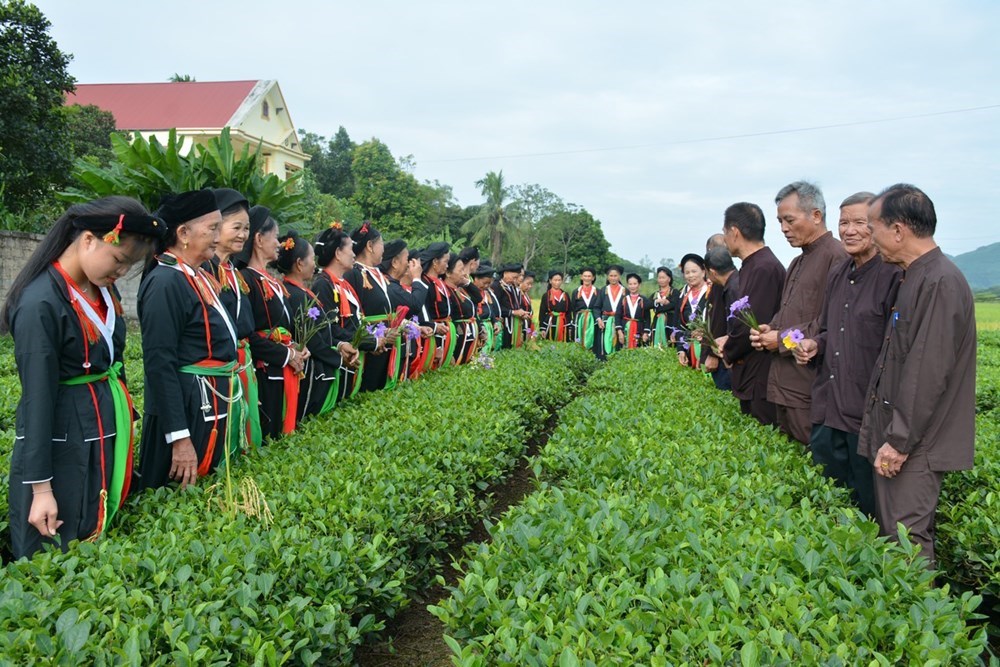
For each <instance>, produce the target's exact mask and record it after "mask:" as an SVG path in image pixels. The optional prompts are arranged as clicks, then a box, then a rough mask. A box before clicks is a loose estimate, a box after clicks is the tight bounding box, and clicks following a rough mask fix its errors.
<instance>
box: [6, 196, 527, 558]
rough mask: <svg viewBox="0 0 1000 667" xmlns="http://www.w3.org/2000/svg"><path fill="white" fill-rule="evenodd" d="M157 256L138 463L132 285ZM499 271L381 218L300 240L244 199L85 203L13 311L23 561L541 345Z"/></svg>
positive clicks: (147, 323) (14, 483) (14, 531)
mask: <svg viewBox="0 0 1000 667" xmlns="http://www.w3.org/2000/svg"><path fill="white" fill-rule="evenodd" d="M150 258H151V259H150ZM143 260H146V265H145V268H144V271H143V278H142V282H141V284H140V287H139V293H138V314H139V322H140V327H141V331H142V354H143V362H144V371H145V378H144V380H145V401H144V414H143V416H142V418H143V428H142V437H141V443H140V446H139V460H138V465H137V466H135V465H134V464H133V460H132V456H133V450H134V442H135V428H134V423H135V417H136V415H135V411H134V408H133V407H132V402H131V398H130V395H129V392H128V383H127V380H126V373H125V368H124V359H123V353H124V349H125V322H124V318H123V314H122V309H121V305H120V299H119V294H118V292H117V290H116V288H115V281H116V280H118V279H119V278H121V277H122V276H124V275H125V274H126V273H127V272H128V271H129V269H130V268H131V267H132V266H133V265H135V264H137V263H139V262H141V261H143ZM493 276H494V271H493V269H492V267H489V266H480V262H479V255H478V252H477V251H476V250H475V249H474V248H469V249H466V250H463V251H462V252H461V253H452V252H451V249H450V248H449V247H448V245H447V244H444V243H432V244H431V245H429V246H428V247H426V248H424V249H422V250H416V249H411V248H408V247H407V244H406V243H405V242H404V241H402V240H397V241H390V242H386V241H385V240H384V239H383V238H382V235H381V234H380V233H379V231H378V229H376V228H375V226H374V225H373V224H372V223H370V222H365V223H364V224H362V225H361V226H359V227H358V228H357V229H355V230H353V231H352V232H350V233H348V231H347V230H345V229H343V227H342V226H341V225H340V224H338V223H333V224H331V225H330V227H329V228H327V229H325V230H323V232H322V233H321V234H319V235H318V236H317V237H316V238H315V239H314V240H313V242H310V241H309V239H306V238H303V237H302V236H300V235H298V234H297V233H295V232H294V231H293V232H289V233H286V234H283V235H282V234H280V233H279V229H278V224H277V222H276V220H275V219H274V218H273V217H272V216H271V214H270V211H269V210H268V209H267V208H265V207H261V206H253V207H251V206H250V205H249V202H248V201H247V200H246V198H245V197H244V196H243V195H242V194H240V193H239V192H236V191H234V190H230V189H217V190H201V191H192V192H185V193H180V194H176V195H171V196H168V197H165V198H164V200H163V201H162V203H161V206H160V207H159V208H158V209H157V211H156V212H155V213H152V214H151V213H150V212H149V211H147V210H146V209H145V208H144V207H143V206H142V205H141V204H140V203H139V202H137V201H135V200H133V199H130V198H126V197H107V198H104V199H100V200H96V201H93V202H89V203H84V204H76V205H74V206H71V207H70V208H69V209H68V210H67V211H66V213H65V214H64V215H63V216H62V217H61V218H60V219H59V220H58V221H56V223H55V224H54V225H53V227H52V229H51V231H50V232H49V234H48V235H47V236H46V237H45V239H44V240H43V241H42V243H41V244H40V245H39V246H38V248H37V249H36V251H35V252H34V253H33V254H32V256H31V257H30V258H29V260H28V262H27V264H26V265H25V267H24V268H23V269H22V271H21V273H20V274H19V276H18V277H17V279H16V280H15V281H14V283H13V284H12V286H11V289H10V291H9V293H8V297H7V301H6V303H5V304H4V308H3V312H2V314H0V327H2V328H3V330H4V331H9V332H10V333H11V334H12V336H13V339H14V353H15V360H16V364H17V368H18V374H19V377H20V381H21V387H22V395H21V399H20V402H19V404H18V408H17V416H16V441H15V444H14V451H13V456H12V460H11V472H10V531H11V542H12V549H13V553H14V556H15V557H16V558H20V557H30V556H31V555H32V554H34V553H35V552H37V551H38V550H40V549H42V548H43V546H44V545H46V544H55V545H59V546H61V547H62V548H63V549H66V548H67V547H68V545H69V543H70V542H71V541H73V540H94V539H96V538H98V537H99V536H100V535H101V534H102V533H103V532H104V531H105V530H106V528H107V526H108V525H109V524H110V522H111V521H112V519H113V518H114V516H115V514H116V513H117V512H118V511H119V510H120V509H121V508H122V506H123V504H124V502H125V500H126V498H127V497H128V495H129V494H130V493H133V492H135V491H136V490H139V489H143V488H155V487H161V486H165V485H167V484H170V483H171V482H174V483H179V484H180V486H181V487H184V486H186V485H188V484H192V483H194V482H196V480H197V479H198V478H199V477H202V476H204V475H208V474H210V473H212V472H213V471H214V470H215V469H217V468H218V467H220V466H223V465H227V464H229V463H231V462H232V461H233V460H234V458H235V457H238V456H240V455H242V454H244V453H246V452H248V451H250V450H252V449H254V448H255V447H259V446H261V445H262V444H263V443H265V442H266V441H267V440H268V439H271V438H275V437H279V436H280V435H281V434H284V433H289V432H291V431H292V430H294V429H295V428H296V425H297V424H298V423H299V421H301V420H302V419H303V418H305V417H307V416H309V415H317V414H322V413H325V412H328V411H329V410H331V409H332V408H333V407H334V406H335V405H336V403H337V402H338V401H342V400H344V399H347V398H349V397H351V396H354V395H355V394H357V393H358V392H364V391H375V390H380V389H391V388H392V387H394V386H396V385H398V384H399V383H400V382H406V381H408V380H411V379H413V378H416V377H418V376H420V375H421V374H423V373H426V372H429V371H432V370H434V369H437V368H440V367H442V366H445V365H451V364H465V363H469V362H471V361H473V360H474V359H475V358H476V357H477V355H478V354H480V353H482V352H485V353H487V354H488V353H489V352H491V351H493V350H497V349H500V348H501V347H503V346H505V345H506V346H511V344H512V341H513V338H514V331H515V328H516V329H518V331H519V332H520V333H519V334H518V336H519V337H521V339H522V340H523V335H524V329H523V327H524V326H526V324H525V323H526V321H527V319H529V318H530V309H531V302H530V299H528V298H527V297H526V296H525V293H514V292H511V293H510V296H511V297H515V298H517V303H514V302H513V301H512V300H511V299H509V298H508V294H507V293H504V295H503V297H502V298H500V296H499V293H498V291H497V290H496V289H494V288H493V285H492V283H493ZM515 312H516V313H517V314H518V315H512V313H515ZM505 313H506V315H505ZM525 315H527V316H528V317H527V318H526V317H525ZM518 316H520V317H518ZM515 318H516V319H517V322H516V324H517V327H515V326H514V324H515V322H514V319H515Z"/></svg>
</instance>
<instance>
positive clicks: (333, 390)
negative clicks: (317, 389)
mask: <svg viewBox="0 0 1000 667" xmlns="http://www.w3.org/2000/svg"><path fill="white" fill-rule="evenodd" d="M339 393H340V369H339V368H338V369H337V370H336V371H335V372H334V373H333V382H331V383H330V388H329V391H327V392H326V398H324V399H323V405H322V406H321V407H320V409H319V414H321V415H323V414H326V413H327V412H329V411H330V410H333V406H335V405H336V404H337V395H338V394H339Z"/></svg>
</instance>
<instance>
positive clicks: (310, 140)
mask: <svg viewBox="0 0 1000 667" xmlns="http://www.w3.org/2000/svg"><path fill="white" fill-rule="evenodd" d="M299 132H300V135H301V136H300V142H301V146H302V151H303V152H304V153H308V154H309V156H310V157H311V159H310V160H309V164H308V165H307V166H306V168H307V169H309V170H311V171H312V172H313V174H315V176H316V186H317V187H318V188H319V190H320V192H324V193H326V194H328V195H333V196H335V197H338V198H340V199H347V198H348V197H350V196H351V195H353V194H354V175H353V174H352V173H351V161H352V159H353V157H354V142H352V141H351V137H350V136H348V134H347V130H345V129H344V127H343V126H341V127H340V129H338V130H337V134H336V135H335V136H334V137H333V139H331V140H329V141H327V139H326V137H323V136H320V135H318V134H315V133H313V132H307V131H305V130H300V131H299Z"/></svg>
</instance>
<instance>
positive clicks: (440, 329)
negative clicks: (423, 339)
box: [434, 322, 448, 336]
mask: <svg viewBox="0 0 1000 667" xmlns="http://www.w3.org/2000/svg"><path fill="white" fill-rule="evenodd" d="M434 333H436V334H440V335H442V336H443V335H444V334H446V333H448V325H447V324H445V323H444V322H438V323H437V324H435V325H434Z"/></svg>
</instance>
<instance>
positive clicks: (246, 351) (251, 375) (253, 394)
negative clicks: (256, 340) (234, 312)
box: [237, 339, 264, 449]
mask: <svg viewBox="0 0 1000 667" xmlns="http://www.w3.org/2000/svg"><path fill="white" fill-rule="evenodd" d="M240 354H242V355H243V357H242V359H240V360H239V361H240V362H241V363H240V367H239V369H238V370H239V373H238V375H239V377H240V382H242V384H243V404H244V407H245V411H246V412H245V414H246V418H247V428H248V433H247V446H248V447H249V446H252V447H253V448H254V449H256V448H258V447H260V446H261V443H263V442H264V432H263V431H262V430H261V428H260V394H259V393H258V390H257V374H256V373H255V372H254V369H253V357H252V356H251V355H250V343H249V342H248V341H247V340H246V339H243V340H241V341H240V345H239V348H238V349H237V355H240Z"/></svg>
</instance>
